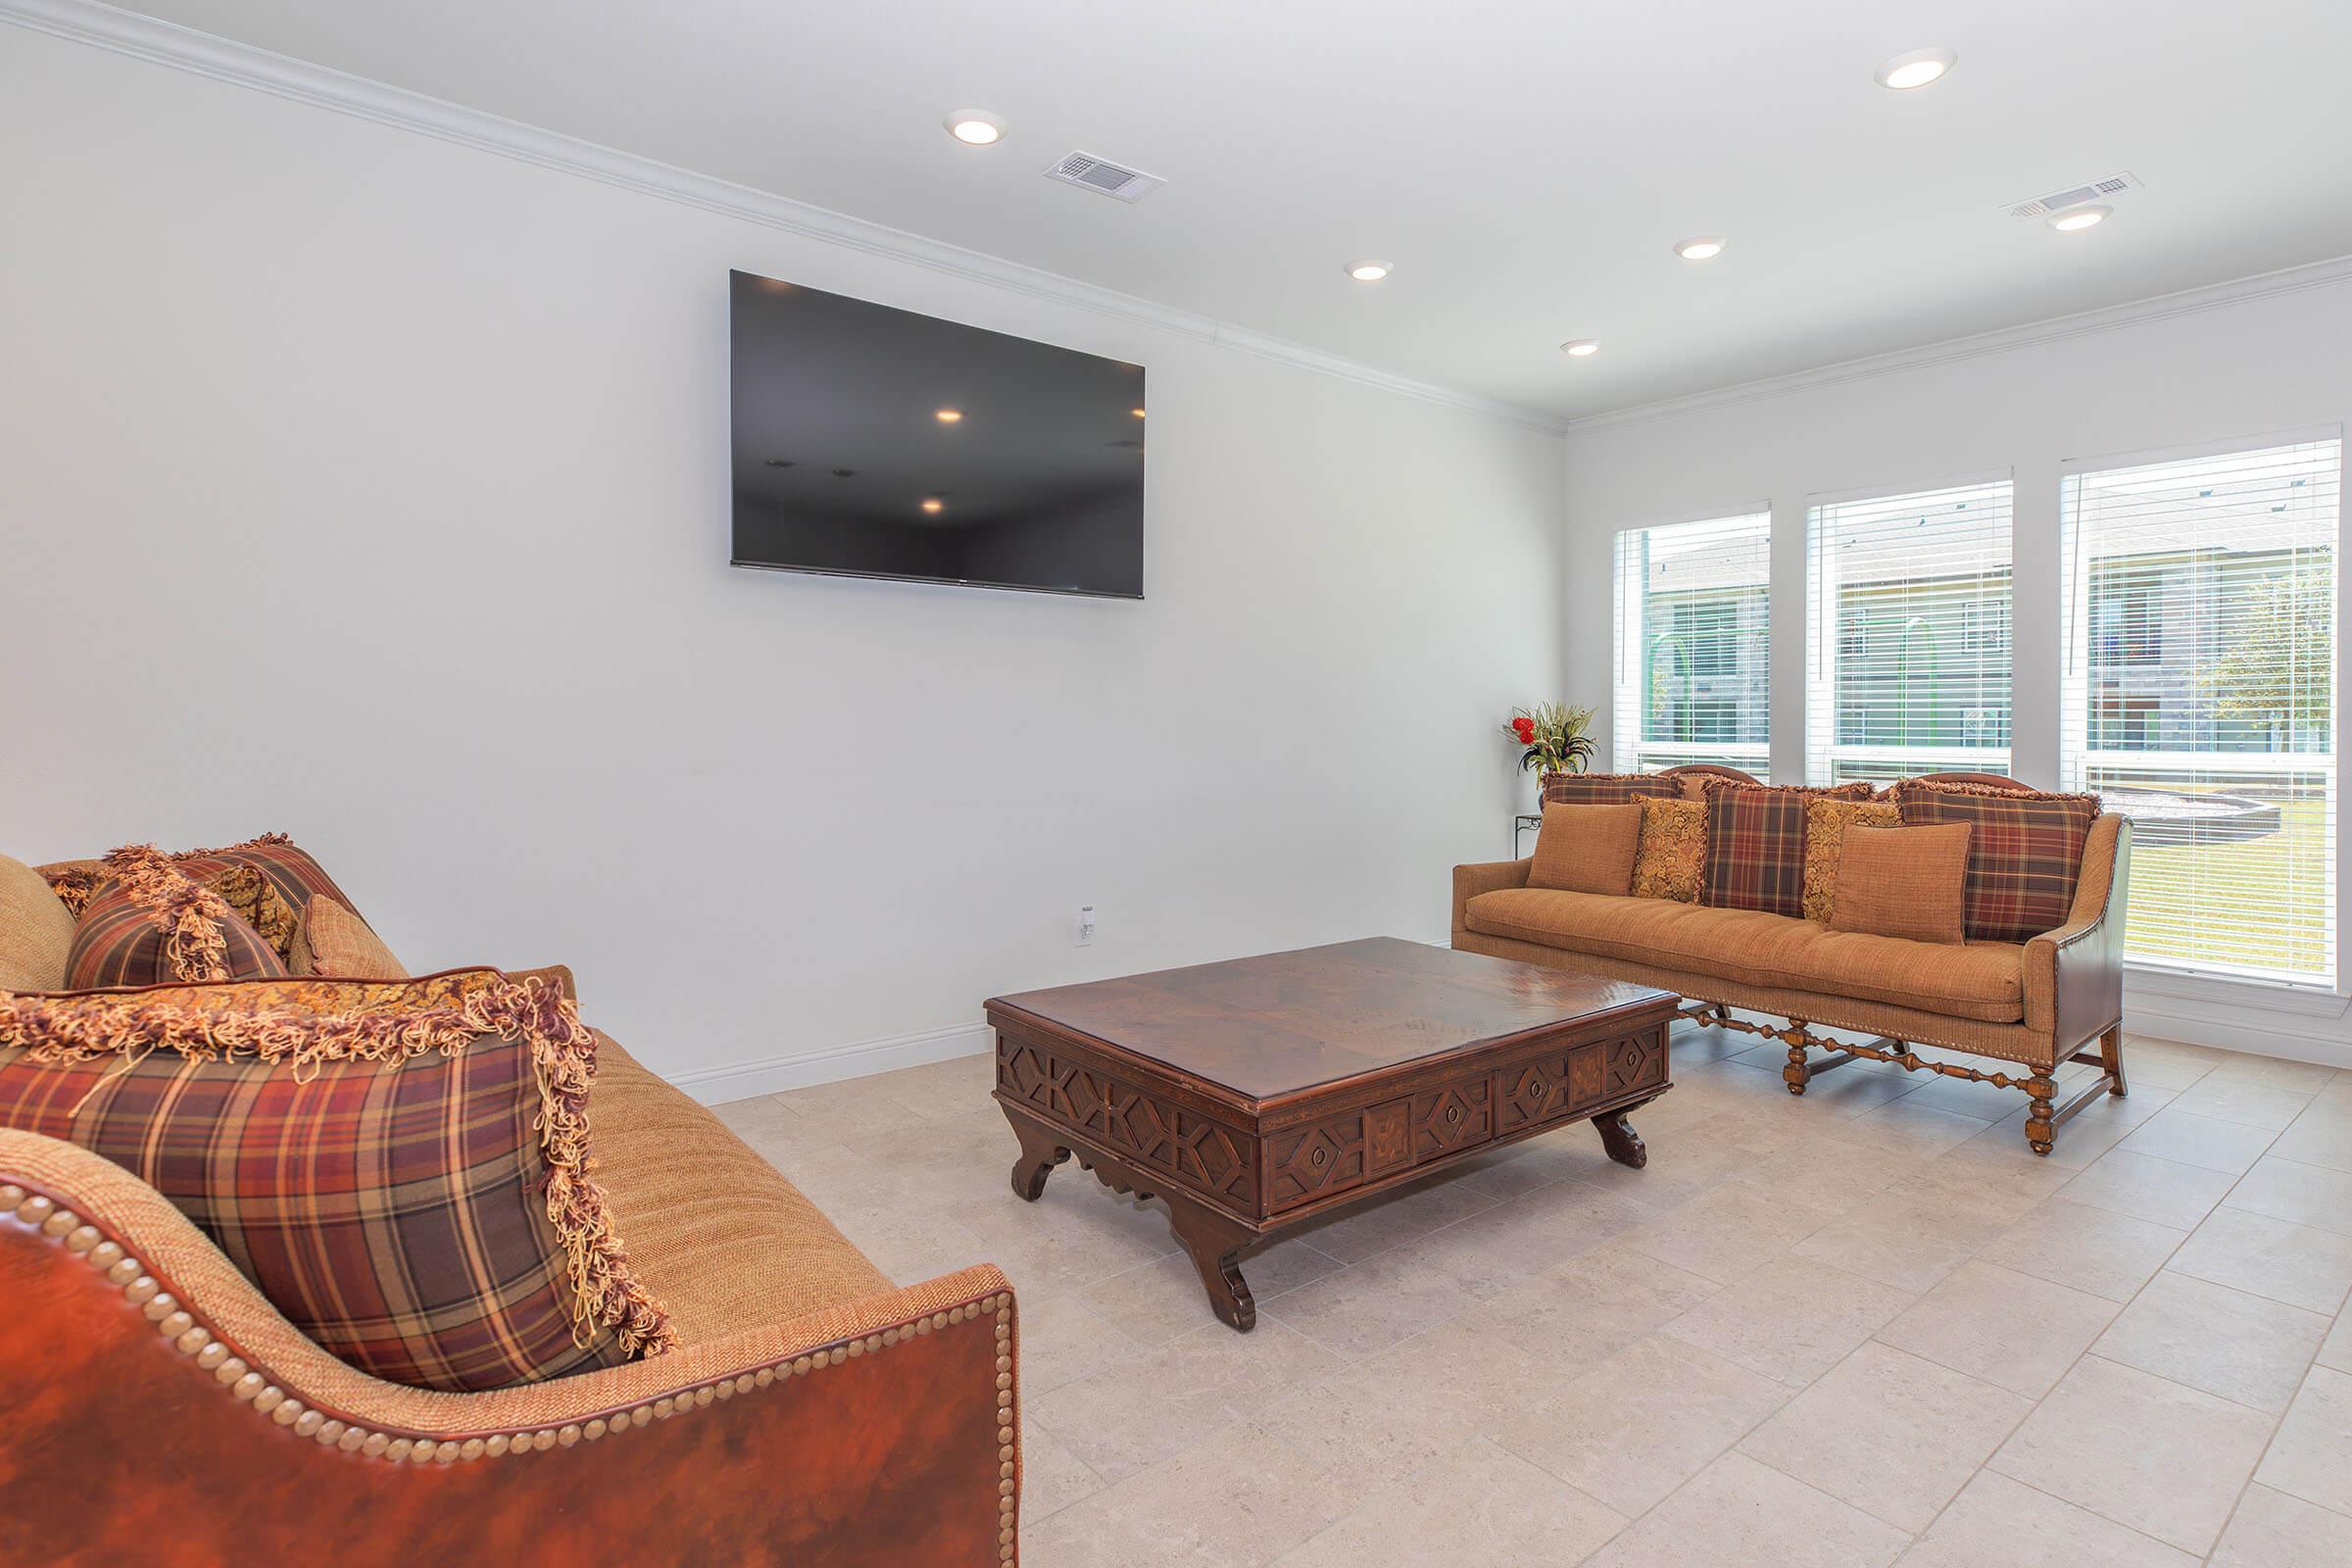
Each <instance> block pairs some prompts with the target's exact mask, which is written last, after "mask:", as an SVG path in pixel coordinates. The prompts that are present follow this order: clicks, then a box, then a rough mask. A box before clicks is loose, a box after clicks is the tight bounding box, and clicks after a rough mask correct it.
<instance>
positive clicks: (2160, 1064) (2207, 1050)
mask: <svg viewBox="0 0 2352 1568" xmlns="http://www.w3.org/2000/svg"><path fill="white" fill-rule="evenodd" d="M2230 1055H2231V1053H2229V1052H2227V1051H2217V1050H2215V1049H2214V1048H2213V1047H2211V1046H2191V1045H2186V1044H2184V1043H2182V1042H2180V1041H2178V1040H2153V1039H2143V1038H2142V1037H2140V1036H2138V1035H2134V1034H2131V1033H2126V1034H2125V1036H2124V1076H2125V1077H2126V1078H2128V1079H2130V1080H2131V1092H2132V1093H2133V1094H2137V1093H2139V1090H2140V1086H2141V1085H2143V1084H2144V1085H2146V1086H2147V1087H2149V1088H2151V1089H2186V1088H2187V1087H2188V1086H2189V1085H2191V1084H2193V1083H2195V1082H2196V1081H2197V1080H2198V1079H2200V1078H2202V1077H2204V1076H2205V1075H2206V1074H2207V1073H2209V1072H2211V1071H2213V1069H2214V1068H2216V1067H2218V1066H2220V1065H2221V1064H2222V1063H2223V1062H2225V1061H2228V1060H2229V1058H2230Z"/></svg>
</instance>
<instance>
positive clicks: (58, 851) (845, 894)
mask: <svg viewBox="0 0 2352 1568" xmlns="http://www.w3.org/2000/svg"><path fill="white" fill-rule="evenodd" d="M0 147H5V148H8V149H10V152H9V154H8V155H7V156H5V157H0V666H4V667H5V669H6V671H7V680H6V682H5V688H4V689H5V693H6V695H5V697H0V732H4V733H5V734H6V735H7V737H8V753H9V760H8V765H7V767H6V768H5V770H4V771H0V777H4V778H5V782H4V783H0V845H4V846H5V848H6V849H7V851H8V852H9V853H11V854H14V855H17V856H20V857H23V858H29V859H42V858H54V857H61V856H77V855H87V854H92V853H97V852H99V851H103V850H104V849H106V848H108V847H110V846H112V845H115V844H119V843H122V842H123V841H125V840H132V839H153V840H157V841H160V842H162V843H164V844H166V845H167V846H176V845H188V844H198V843H216V842H221V841H225V840H231V839H236V838H241V837H244V836H247V835H249V834H252V833H256V832H260V831H262V830H264V829H270V828H279V829H284V830H287V831H290V832H291V833H293V834H294V836H295V837H296V838H297V839H298V840H299V841H300V842H302V843H303V844H305V845H306V846H309V847H311V848H312V849H313V850H314V851H315V852H316V853H317V854H318V855H319V857H320V858H321V859H322V860H324V861H325V863H326V864H327V865H328V867H329V868H330V869H331V870H332V871H333V872H334V874H335V875H336V877H337V878H338V879H339V880H340V881H342V882H343V883H344V885H345V887H346V888H347V889H348V890H350V891H351V893H352V894H353V896H354V898H355V900H356V901H357V902H359V903H360V904H361V905H362V907H364V909H365V911H366V913H367V914H368V917H369V919H370V920H371V921H372V922H373V923H374V924H375V925H376V926H378V928H379V929H380V930H381V931H382V932H383V934H384V935H385V937H386V938H387V940H388V941H389V942H390V943H391V945H392V946H393V948H394V949H395V951H397V952H398V953H399V954H400V955H401V956H403V957H404V958H405V959H407V960H408V961H409V962H410V963H411V964H412V965H413V966H416V967H418V968H423V967H427V966H442V965H449V964H457V963H462V962H467V961H476V960H490V961H500V962H507V963H514V964H528V963H537V962H545V961H549V960H562V961H567V962H569V963H571V964H572V965H573V966H574V967H575V968H576V969H577V971H578V973H579V977H580V983H581V988H582V992H583V997H584V1003H585V1010H586V1012H587V1014H588V1016H589V1017H590V1019H591V1021H593V1022H596V1023H599V1024H601V1025H603V1026H605V1027H607V1028H609V1029H611V1030H613V1032H614V1033H615V1034H617V1035H618V1036H620V1037H621V1038H622V1039H623V1040H624V1041H626V1042H627V1043H628V1044H629V1046H630V1047H631V1049H632V1050H634V1051H635V1052H637V1053H638V1054H640V1055H641V1056H642V1057H644V1058H645V1059H646V1060H647V1061H648V1062H649V1063H651V1064H652V1065H654V1066H655V1067H656V1068H658V1069H660V1070H662V1071H665V1072H667V1073H669V1074H671V1075H672V1076H675V1077H679V1078H681V1079H683V1080H684V1081H687V1082H688V1083H689V1084H690V1085H691V1086H693V1087H694V1088H695V1089H696V1090H697V1092H698V1093H701V1094H703V1095H705V1096H706V1098H712V1099H723V1098H728V1097H729V1096H731V1095H735V1094H742V1093H751V1092H755V1091H758V1090H761V1089H767V1088H775V1087H780V1086H782V1085H784V1084H788V1083H792V1082H801V1081H809V1080H810V1079H812V1078H816V1077H822V1076H831V1075H837V1074H840V1073H844V1072H857V1071H866V1070H871V1069H872V1068H873V1067H875V1066H879V1065H888V1064H893V1063H895V1062H898V1061H901V1060H905V1059H909V1058H910V1057H913V1056H917V1055H920V1054H926V1053H929V1054H937V1053H943V1052H946V1051H950V1050H956V1049H971V1048H976V1047H977V1046H978V1045H979V1044H980V1043H981V1039H980V1037H979V1036H978V1034H977V1033H976V1032H974V1030H973V1025H975V1024H976V1022H977V1020H978V1017H979V1005H980V1003H981V1001H982V999H984V998H986V997H987V996H989V995H991V994H993V993H996V992H1000V991H1010V990H1018V989H1023V988H1028V987H1035V986H1042V985H1049V984H1054V983H1059V982H1064V981H1069V980H1075V979H1080V978H1085V977H1091V976H1098V975H1105V974H1114V973H1122V972H1129V971H1134V970H1139V969H1145V968H1151V967H1154V966H1159V965H1166V964H1174V963H1183V962H1190V961H1195V960H1202V959H1208V958H1214V957H1220V956H1232V955H1237V954H1242V953H1247V952H1250V951H1255V950H1264V949H1270V948H1278V947H1283V946H1296V945H1303V944H1307V943H1315V942H1324V941H1332V940H1338V939H1343V938H1348V937H1356V936H1363V935H1370V934H1375V933H1384V932H1385V933H1393V934H1397V935H1402V936H1408V937H1421V938H1430V939H1437V938H1441V937H1442V936H1443V934H1444V932H1445V931H1446V892H1447V868H1448V867H1449V866H1451V865H1452V864H1453V863H1454V862H1455V861H1458V860H1463V859H1474V858H1494V857H1495V856H1496V855H1498V854H1499V853H1501V852H1502V850H1503V848H1504V846H1505V845H1506V843H1507V842H1508V820H1507V819H1508V814H1509V812H1510V811H1511V810H1512V809H1514V808H1515V807H1516V806H1517V805H1518V803H1519V802H1520V801H1521V800H1523V799H1524V798H1525V795H1524V791H1523V789H1522V787H1521V786H1520V785H1519V783H1518V782H1517V781H1516V780H1515V779H1514V777H1513V775H1512V774H1511V771H1510V756H1509V753H1508V750H1507V748H1506V747H1505V746H1504V745H1503V743H1502V741H1501V740H1500V738H1499V736H1498V735H1497V733H1496V725H1497V723H1498V721H1499V719H1500V717H1501V716H1502V714H1503V713H1504V712H1505V711H1507V709H1508V708H1509V706H1510V705H1511V704H1513V703H1515V702H1516V703H1524V702H1530V701H1534V700H1536V699H1538V698H1541V697H1544V696H1548V695H1550V693H1549V692H1548V691H1547V690H1546V688H1547V686H1548V684H1549V682H1550V681H1551V679H1552V678H1553V677H1554V676H1555V675H1556V672H1557V671H1558V670H1559V668H1560V666H1561V654H1562V646H1561V628H1560V609H1559V603H1558V597H1559V596H1558V592H1557V584H1558V582H1559V580H1560V574H1561V572H1562V570H1563V562H1562V557H1561V539H1560V484H1561V470H1560V441H1559V438H1558V437H1557V435H1556V434H1545V433H1542V432H1540V431H1538V430H1534V429H1530V428H1526V427H1523V426H1520V425H1517V424H1513V423H1509V422H1506V421H1504V420H1500V419H1496V418H1492V417H1486V416H1483V415H1480V414H1476V413H1472V412H1466V411H1464V410H1461V409H1457V408H1452V407H1447V406H1444V405H1441V404H1438V403H1433V402H1428V401H1422V400H1418V399H1414V398H1410V397H1405V396H1400V395H1397V394H1395V393H1391V392H1388V391H1384V390H1376V389H1374V388H1372V387H1370V386H1366V385H1363V384H1359V383H1356V382H1353V381H1350V380H1346V379H1342V378H1338V377H1334V376H1327V375H1323V374H1318V373H1316V372H1314V371H1311V370H1308V369H1304V368H1299V367H1297V366H1294V365H1288V364H1281V363H1275V362H1273V361H1270V360H1267V359H1263V358H1259V357H1255V356H1253V355H1250V354H1247V353H1242V352H1238V351H1235V350H1232V349H1228V348H1220V347H1217V346H1215V345H1213V344H1210V343H1207V342H1204V341H1201V340H1199V339H1197V338H1195V337H1191V336H1185V335H1180V334H1177V333H1171V332H1162V331H1157V330H1154V329H1152V328H1151V327H1149V326H1145V325H1141V324H1136V323H1135V322H1133V321H1128V320H1120V319H1112V318H1109V317H1106V316H1104V315H1101V314H1096V313H1092V312H1089V311H1085V310H1080V309H1076V308H1073V307H1071V306H1069V305H1067V304H1063V303H1058V302H1055V301H1053V300H1048V299H1043V298H1039V297H1036V296H1035V295H1033V294H1029V293H1023V292H1018V291H1013V290H1008V289H999V288H993V287H989V286H985V285H982V284H979V283H976V282H974V281H972V280H970V279H969V278H964V277H956V276H952V275H948V274H945V273H943V272H941V271H938V270H926V269H923V268H919V267H914V266H909V265H906V264H904V263H901V262H897V261H894V260H889V259H885V258H881V257H877V256H874V255H869V254H863V253H860V252H859V251H857V250H854V249H850V248H845V247H841V246H836V245H830V244H826V243H823V242H820V241H817V240H812V239H809V238H807V237H803V236H798V235H795V234H792V233H788V232H782V231H779V230H777V229H774V228H770V227H765V226H760V225H759V224H755V223H749V222H744V221H738V220H735V219H731V218H724V217H720V216H716V215H714V214H711V213H709V212H705V211H701V210H698V209H695V208H691V207H687V206H680V205H675V204H671V203H667V202H664V201H662V200H659V199H655V198H653V197H649V196H644V195H639V194H634V193H630V192H627V191H623V190H619V189H615V188H613V187H612V186H610V185H606V184H599V183H595V182H592V181H589V180H586V179H581V178H578V177H574V176H572V175H569V174H565V173H560V172H553V171H550V170H545V169H541V168H536V167H532V166H530V165H528V164H526V163H522V162H517V161H514V160H510V159H505V158H501V157H497V156H494V155H491V154H487V153H483V152H479V151H472V150H467V149H465V148H461V147H458V146H453V145H449V144H447V143H444V142H439V141H435V140H431V139H427V138H425V137H421V136H417V135H415V134H412V133H410V132H407V131H403V130H398V129H393V128H388V127H385V126H381V125H377V124H372V123H366V122H364V121H362V120H358V119H352V118H345V117H343V116H340V115H337V114H333V113H329V112H326V111H323V110H319V109H315V108H310V107H305V106H302V105H299V104H296V103H292V102H289V101H285V100H283V99H279V98H274V97H270V96H267V95H265V94H262V93H259V92H255V91H252V90H249V89H246V88H243V87H239V86H232V85H227V84H224V83H221V82H217V81H213V80H208V79H204V78H202V77H199V76H196V75H192V74H184V73H179V72H176V71H173V70H171V69H167V68H165V67H161V66H156V65H149V64H143V63H138V62H134V61H132V60H129V59H126V58H123V57H121V56H117V55H111V54H107V53H102V52H100V51H98V50H96V49H92V48H89V47H86V46H83V45H79V44H73V43H67V42H63V41H59V40H56V39H51V38H48V37H43V36H40V35H37V34H33V33H28V32H24V31H20V30H15V29H10V28H7V27H0ZM1116 219H1117V214H1116V213H1115V212H1106V213H1105V215H1104V220H1105V221H1116ZM730 268H742V269H745V270H750V271H754V272H760V273H764V274H768V275H772V276H780V277H787V278H793V279H797V280H799V281H802V282H805V283H809V284H811V285H813V286H816V287H819V288H825V289H832V290H837V291H842V292H846V293H852V294H858V295H860V296H863V297H866V298H870V299H875V300H879V301H882V302H884V303H887V304H890V305H894V306H899V307H902V308H906V309H910V310H917V311H924V312H929V313H931V314H934V315H938V316H943V317H947V318H950V319H956V320H961V321H968V322H972V323H975V324H978V325H981V326H986V327H990V328H993V329H995V330H998V331H1004V332H1013V333H1019V334H1023V335H1026V336H1030V337H1035V338H1040V339H1044V340H1046V341H1049V342H1054V343H1059V344H1063V345H1066V346H1069V347H1072V348H1076V349H1082V350H1085V351H1088V352H1091V353H1096V354H1103V355H1110V356H1115V357H1117V358H1120V359H1124V360H1130V361H1136V362H1141V363H1143V364H1145V365H1146V366H1148V367H1149V369H1150V372H1151V379H1152V385H1151V400H1152V421H1151V423H1152V432H1151V442H1152V446H1151V454H1150V467H1149V493H1148V523H1147V548H1148V559H1147V566H1146V571H1147V583H1146V588H1147V592H1148V594H1149V598H1148V599H1147V601H1146V602H1144V603H1142V604H1133V603H1110V602H1097V601H1087V600H1075V599H1063V598H1054V597H1047V596H1036V595H1018V594H1005V593H989V592H982V591H973V590H956V589H947V588H935V587H924V586H904V585H899V586H894V585H888V584H878V583H867V582H857V581H847V580H838V579H830V578H818V577H800V576H793V575H783V574H774V573H765V572H749V571H737V570H732V569H730V568H729V567H728V566H727V564H726V562H727V554H728V552H727V514H728V489H727V485H728V465H727V377H726V347H727V335H726V334H727V324H726V305H727V271H728V269H730ZM1086 902H1092V903H1094V904H1095V905H1096V906H1097V907H1098V908H1099V909H1100V911H1101V918H1102V930H1101V934H1100V936H1099V937H1098V939H1097V941H1096V943H1095V945H1094V946H1093V947H1091V948H1088V949H1084V950H1080V949H1077V948H1075V947H1074V946H1073V945H1072V941H1071V934H1070V929H1069V927H1070V922H1071V916H1072V914H1073V912H1074V911H1075V909H1076V907H1077V906H1078V905H1080V904H1081V903H1086ZM869 1042H880V1043H882V1045H883V1047H884V1048H885V1049H881V1050H877V1051H873V1052H866V1053H862V1054H858V1053H851V1054H838V1053H841V1052H842V1048H845V1047H852V1046H857V1045H859V1044H860V1043H869ZM827 1053H835V1054H834V1055H831V1056H829V1057H828V1056H826V1055H825V1054H827ZM811 1057H813V1059H810V1058H811ZM796 1058H800V1059H796Z"/></svg>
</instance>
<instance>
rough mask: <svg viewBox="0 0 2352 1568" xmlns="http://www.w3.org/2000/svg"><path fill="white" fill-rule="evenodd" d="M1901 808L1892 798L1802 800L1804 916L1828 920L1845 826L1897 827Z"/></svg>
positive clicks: (1899, 821)
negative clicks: (1876, 799)
mask: <svg viewBox="0 0 2352 1568" xmlns="http://www.w3.org/2000/svg"><path fill="white" fill-rule="evenodd" d="M1902 820H1903V811H1902V808H1901V807H1899V806H1897V805H1895V804H1894V802H1892V801H1890V800H1889V801H1807V802H1806V803H1805V918H1806V919H1808V920H1818V921H1820V922H1821V923H1822V924H1823V925H1828V924H1829V923H1830V910H1831V908H1832V907H1834V906H1835V904H1836V903H1837V898H1838V857H1839V855H1840V854H1841V853H1842V852H1843V851H1844V848H1845V830H1846V829H1847V828H1849V827H1899V826H1901V825H1902Z"/></svg>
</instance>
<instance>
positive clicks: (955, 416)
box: [931, 409, 963, 424]
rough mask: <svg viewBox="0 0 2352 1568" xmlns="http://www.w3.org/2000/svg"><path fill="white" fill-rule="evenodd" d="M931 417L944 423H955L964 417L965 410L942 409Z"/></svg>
mask: <svg viewBox="0 0 2352 1568" xmlns="http://www.w3.org/2000/svg"><path fill="white" fill-rule="evenodd" d="M931 417H933V418H934V419H937V420H938V421H939V422H940V423H942V424H954V423H956V421H957V420H959V419H961V418H962V417H963V411H962V410H961V409H942V410H940V411H939V412H938V413H937V414H934V415H933V416H931Z"/></svg>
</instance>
